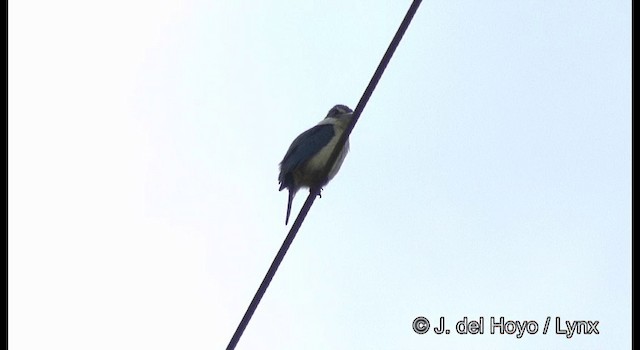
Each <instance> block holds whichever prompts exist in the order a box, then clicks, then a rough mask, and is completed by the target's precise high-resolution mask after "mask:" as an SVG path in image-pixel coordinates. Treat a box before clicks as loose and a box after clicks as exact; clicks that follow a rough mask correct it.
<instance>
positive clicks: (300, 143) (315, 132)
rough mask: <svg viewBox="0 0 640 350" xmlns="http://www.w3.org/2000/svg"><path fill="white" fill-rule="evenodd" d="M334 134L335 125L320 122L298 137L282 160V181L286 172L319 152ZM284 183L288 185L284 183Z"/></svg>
mask: <svg viewBox="0 0 640 350" xmlns="http://www.w3.org/2000/svg"><path fill="white" fill-rule="evenodd" d="M334 135H335V131H334V129H333V125H331V124H320V125H316V126H314V127H313V128H311V129H309V130H307V131H305V132H303V133H302V134H300V136H298V137H296V139H295V140H293V142H292V143H291V146H290V147H289V150H288V151H287V154H285V156H284V158H283V159H282V162H280V177H279V178H280V182H283V181H284V179H285V176H286V174H288V173H290V172H291V171H293V170H294V169H295V168H296V167H297V166H299V165H301V164H302V163H304V162H305V161H307V160H309V159H310V158H311V157H313V156H314V155H315V154H316V153H318V152H319V151H320V150H321V149H322V148H323V147H324V146H326V145H327V144H328V143H329V141H331V138H333V136H334ZM283 185H284V186H283V187H286V186H287V185H285V184H284V183H283Z"/></svg>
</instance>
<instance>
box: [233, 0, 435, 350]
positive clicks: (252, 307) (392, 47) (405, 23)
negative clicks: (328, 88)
mask: <svg viewBox="0 0 640 350" xmlns="http://www.w3.org/2000/svg"><path fill="white" fill-rule="evenodd" d="M421 2H422V0H414V1H413V3H412V4H411V6H410V7H409V10H408V11H407V14H406V15H405V16H404V19H403V20H402V23H400V27H399V28H398V30H397V31H396V35H395V36H394V37H393V40H391V43H390V44H389V47H388V48H387V51H386V52H385V53H384V56H383V57H382V60H381V61H380V64H379V65H378V68H377V69H376V71H375V73H373V77H372V78H371V81H370V82H369V85H367V88H366V89H365V91H364V93H363V94H362V97H361V98H360V101H359V102H358V105H357V106H356V109H355V110H354V111H353V118H352V119H351V123H349V125H348V126H347V128H346V129H345V131H344V132H343V133H342V135H341V137H340V139H339V140H338V143H337V144H336V147H335V148H334V149H333V152H332V153H331V156H330V157H329V159H328V161H327V166H326V168H325V178H326V177H327V174H328V173H329V169H331V168H332V167H333V164H334V163H335V161H336V159H337V158H338V153H340V150H341V149H342V148H343V147H344V144H345V143H346V142H347V139H348V138H349V135H350V134H351V131H353V128H354V127H355V125H356V123H357V122H358V119H359V118H360V114H362V111H363V110H364V107H365V106H366V105H367V102H368V101H369V98H370V97H371V95H372V94H373V90H375V88H376V86H377V85H378V82H379V81H380V78H381V77H382V73H384V70H385V69H386V68H387V65H388V64H389V61H391V57H392V56H393V53H394V52H395V51H396V48H397V47H398V45H399V44H400V40H402V36H404V33H405V32H406V31H407V28H408V27H409V24H410V23H411V20H412V19H413V16H414V15H415V14H416V11H418V7H420V3H421ZM320 190H321V188H312V189H310V190H309V196H308V197H307V200H306V201H305V202H304V205H303V206H302V209H301V210H300V213H299V214H298V217H297V218H296V220H295V221H294V223H293V225H292V226H291V229H290V230H289V234H288V235H287V237H286V238H285V240H284V242H283V243H282V246H281V247H280V250H278V253H277V254H276V257H275V258H274V259H273V262H272V263H271V266H270V267H269V270H268V271H267V274H266V275H265V276H264V279H263V280H262V283H260V287H258V290H257V291H256V294H255V295H254V296H253V300H251V303H250V304H249V307H248V308H247V311H246V312H245V314H244V316H243V317H242V320H241V321H240V324H238V328H237V329H236V331H235V333H234V334H233V336H232V337H231V340H230V341H229V345H227V350H232V349H235V347H236V345H238V341H240V337H241V336H242V333H243V332H244V330H245V328H247V325H248V324H249V321H250V320H251V316H253V313H254V312H255V311H256V308H257V307H258V304H259V303H260V300H262V296H263V295H264V293H265V292H266V291H267V287H269V283H271V280H272V279H273V276H274V275H275V273H276V271H277V270H278V267H279V266H280V263H281V262H282V260H283V259H284V256H285V254H286V253H287V250H289V247H290V246H291V243H292V242H293V239H294V238H295V237H296V234H297V233H298V230H299V229H300V226H301V225H302V222H303V221H304V219H305V217H306V216H307V213H308V212H309V209H311V205H312V204H313V202H314V201H315V199H316V197H317V196H318V195H319V194H320Z"/></svg>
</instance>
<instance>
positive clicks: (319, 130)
mask: <svg viewBox="0 0 640 350" xmlns="http://www.w3.org/2000/svg"><path fill="white" fill-rule="evenodd" d="M352 117H353V111H352V110H351V108H349V107H347V106H344V105H335V106H334V107H333V108H331V109H330V110H329V113H327V116H326V117H325V118H324V119H323V120H322V121H321V122H320V123H318V125H316V126H314V127H313V128H311V129H309V130H307V131H305V132H303V133H302V134H300V136H298V137H296V139H295V140H293V142H292V143H291V146H289V150H287V154H285V155H284V158H283V159H282V162H280V176H278V181H279V182H280V191H282V190H283V189H285V188H286V189H288V190H289V202H288V203H287V218H286V219H285V225H286V224H288V223H289V214H290V213H291V202H292V201H293V197H295V195H296V192H298V190H299V189H300V188H302V187H308V188H310V189H311V188H320V189H321V188H322V186H324V185H326V184H327V183H328V182H329V181H330V180H331V179H332V178H333V177H334V176H335V175H336V173H337V172H338V170H340V166H341V165H342V162H343V161H344V157H345V156H346V155H347V152H348V151H349V140H348V139H347V142H346V143H345V145H344V147H343V148H342V150H341V151H340V153H339V154H338V158H337V159H336V162H335V163H334V165H333V167H332V168H331V171H329V174H328V176H327V177H326V178H323V177H324V176H323V175H324V174H325V172H326V170H325V168H326V166H327V161H328V160H329V157H330V156H331V153H332V152H333V149H334V148H335V147H336V143H337V142H338V139H339V138H340V135H342V133H343V132H344V130H345V129H346V127H347V125H348V124H349V122H350V121H351V118H352Z"/></svg>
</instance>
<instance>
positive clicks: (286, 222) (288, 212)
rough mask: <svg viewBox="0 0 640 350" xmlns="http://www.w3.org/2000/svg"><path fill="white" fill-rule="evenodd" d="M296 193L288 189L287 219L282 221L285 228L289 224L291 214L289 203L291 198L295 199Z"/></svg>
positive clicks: (291, 200)
mask: <svg viewBox="0 0 640 350" xmlns="http://www.w3.org/2000/svg"><path fill="white" fill-rule="evenodd" d="M295 195H296V192H295V191H293V190H292V189H289V203H287V218H286V219H285V220H284V224H285V226H286V225H288V224H289V215H290V214H291V202H293V197H295Z"/></svg>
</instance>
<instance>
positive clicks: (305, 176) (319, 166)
mask: <svg viewBox="0 0 640 350" xmlns="http://www.w3.org/2000/svg"><path fill="white" fill-rule="evenodd" d="M340 135H342V130H337V131H336V134H335V135H334V137H333V138H332V139H331V141H329V143H327V145H326V146H324V147H322V148H321V149H320V151H318V153H316V154H315V155H313V156H312V157H311V158H310V159H309V160H308V161H307V162H305V164H304V165H302V166H301V167H300V168H299V169H298V171H296V172H295V173H296V174H295V177H296V182H297V183H298V184H299V185H300V186H307V187H313V186H322V185H324V183H323V182H328V181H329V180H331V179H332V178H333V177H334V176H335V175H336V174H337V173H338V170H340V166H341V165H342V162H343V161H344V158H345V157H346V155H347V152H348V151H349V140H347V142H346V143H345V145H344V147H343V149H342V151H341V152H340V153H339V154H338V158H337V159H336V162H335V164H334V165H333V167H332V168H331V171H329V174H328V176H327V179H326V181H325V179H323V175H324V174H323V172H324V169H325V167H326V166H327V162H328V160H329V157H331V153H332V152H333V149H334V148H335V147H336V144H337V143H338V139H340Z"/></svg>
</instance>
